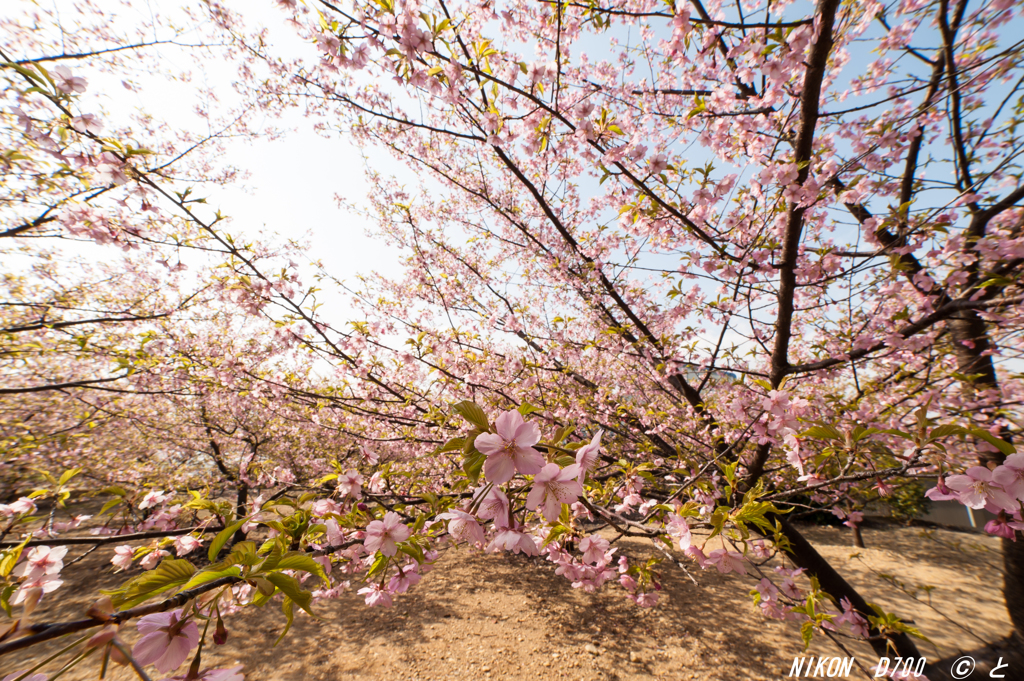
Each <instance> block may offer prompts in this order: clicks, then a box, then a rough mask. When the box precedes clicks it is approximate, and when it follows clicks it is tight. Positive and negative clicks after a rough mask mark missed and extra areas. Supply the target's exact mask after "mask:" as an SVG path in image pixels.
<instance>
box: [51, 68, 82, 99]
mask: <svg viewBox="0 0 1024 681" xmlns="http://www.w3.org/2000/svg"><path fill="white" fill-rule="evenodd" d="M50 75H51V76H52V77H53V83H54V86H55V87H56V88H57V89H58V90H60V91H61V92H63V93H64V94H66V95H70V94H81V93H83V92H85V89H86V85H87V81H86V80H85V78H82V77H81V76H75V75H72V74H71V69H69V68H68V67H66V66H54V67H53V68H52V69H51V70H50Z"/></svg>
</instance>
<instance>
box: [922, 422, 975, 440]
mask: <svg viewBox="0 0 1024 681" xmlns="http://www.w3.org/2000/svg"><path fill="white" fill-rule="evenodd" d="M966 433H967V430H966V429H965V428H963V427H961V426H956V425H952V424H946V425H944V426H939V427H938V428H932V431H931V432H930V433H928V439H929V440H940V439H942V438H945V437H949V436H950V435H965V434H966Z"/></svg>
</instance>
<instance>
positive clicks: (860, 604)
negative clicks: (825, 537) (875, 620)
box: [768, 516, 938, 678]
mask: <svg viewBox="0 0 1024 681" xmlns="http://www.w3.org/2000/svg"><path fill="white" fill-rule="evenodd" d="M768 520H769V522H772V523H774V522H775V521H776V520H778V521H779V523H780V525H781V526H782V533H783V534H784V535H785V537H786V539H788V540H789V543H790V547H791V548H790V553H789V555H790V558H791V559H792V560H793V562H794V563H796V565H797V567H802V568H803V569H805V570H806V571H807V573H808V574H809V575H813V576H814V577H816V578H817V580H818V584H820V585H821V589H822V591H824V592H825V593H827V594H829V595H830V596H832V597H833V598H835V599H836V601H837V602H838V601H840V600H842V599H844V598H845V599H847V600H849V601H850V605H852V606H853V609H854V610H856V611H857V612H859V613H860V614H861V615H862V616H863V617H864V619H867V618H868V616H874V615H875V614H876V613H875V611H874V610H872V609H871V606H869V605H868V603H867V601H866V600H865V599H864V597H863V596H861V595H860V593H858V592H857V590H856V589H854V588H853V586H852V585H850V583H849V582H847V581H846V580H845V579H843V576H842V575H840V574H839V573H838V572H837V571H836V569H835V568H834V567H832V566H831V565H830V564H829V562H828V561H827V560H825V558H824V557H823V556H822V555H821V554H820V553H818V551H817V549H815V548H814V546H812V545H811V543H810V542H809V541H807V539H806V538H804V536H803V535H802V534H800V531H799V530H797V529H796V527H794V526H793V525H792V524H791V523H790V522H789V521H787V520H785V519H784V518H782V517H780V516H768ZM871 636H872V640H871V641H869V643H870V644H871V647H872V648H873V649H874V650H875V652H876V653H878V655H879V657H890V658H891V657H894V656H898V657H912V658H920V657H921V653H920V652H919V651H918V649H917V645H916V644H915V643H914V641H913V640H912V639H911V638H910V636H908V635H907V634H901V633H894V634H890V635H889V637H888V639H884V638H880V637H879V638H876V637H878V636H879V632H878V630H877V629H875V628H873V627H872V629H871ZM924 673H925V676H929V677H930V678H938V677H937V675H936V676H932V675H933V674H937V670H934V669H932V668H931V665H926V667H925V670H924Z"/></svg>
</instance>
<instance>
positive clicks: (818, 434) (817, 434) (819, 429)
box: [800, 426, 846, 440]
mask: <svg viewBox="0 0 1024 681" xmlns="http://www.w3.org/2000/svg"><path fill="white" fill-rule="evenodd" d="M800 435H802V436H803V437H813V438H816V439H818V440H845V439H846V438H845V437H844V436H843V434H842V433H840V432H839V431H838V430H837V429H836V428H834V427H833V426H811V427H810V428H808V429H807V430H805V431H804V432H802V433H800Z"/></svg>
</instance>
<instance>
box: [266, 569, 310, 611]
mask: <svg viewBox="0 0 1024 681" xmlns="http://www.w3.org/2000/svg"><path fill="white" fill-rule="evenodd" d="M266 577H267V581H269V582H270V583H271V584H273V585H274V586H276V587H277V588H278V589H280V590H281V593H283V594H284V595H285V596H287V597H288V598H290V599H292V600H293V601H295V605H297V606H299V607H300V608H302V609H303V610H305V611H306V612H308V613H309V614H310V615H313V611H312V610H310V609H309V606H310V604H311V603H312V602H313V594H311V593H309V592H308V591H303V590H302V587H301V586H299V580H297V579H295V578H294V577H291V576H289V575H285V574H281V573H280V572H271V573H270V574H268V575H267V576H266ZM313 616H314V617H315V615H313Z"/></svg>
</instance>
